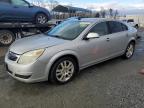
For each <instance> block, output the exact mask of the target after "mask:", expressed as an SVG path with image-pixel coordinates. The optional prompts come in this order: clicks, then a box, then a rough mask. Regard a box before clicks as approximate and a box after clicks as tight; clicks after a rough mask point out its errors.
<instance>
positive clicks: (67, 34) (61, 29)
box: [48, 20, 90, 40]
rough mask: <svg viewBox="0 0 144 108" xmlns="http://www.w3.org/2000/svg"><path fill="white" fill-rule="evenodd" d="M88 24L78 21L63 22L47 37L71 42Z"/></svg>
mask: <svg viewBox="0 0 144 108" xmlns="http://www.w3.org/2000/svg"><path fill="white" fill-rule="evenodd" d="M89 24H90V22H82V21H78V20H71V21H70V20H69V21H64V22H63V23H61V24H59V25H58V26H56V27H54V28H53V29H52V30H51V31H49V32H48V36H51V37H57V38H62V39H66V40H73V39H75V38H77V37H78V36H79V35H80V34H81V33H82V32H83V31H84V30H85V29H86V27H87V26H88V25H89Z"/></svg>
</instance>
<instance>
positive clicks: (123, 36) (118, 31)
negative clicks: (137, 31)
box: [108, 21, 128, 56]
mask: <svg viewBox="0 0 144 108" xmlns="http://www.w3.org/2000/svg"><path fill="white" fill-rule="evenodd" d="M108 26H109V30H110V35H109V43H110V46H111V47H110V50H109V51H110V53H111V56H117V55H119V54H122V53H123V52H124V51H125V49H126V46H127V41H128V28H127V26H126V25H124V24H123V23H121V22H117V21H109V22H108Z"/></svg>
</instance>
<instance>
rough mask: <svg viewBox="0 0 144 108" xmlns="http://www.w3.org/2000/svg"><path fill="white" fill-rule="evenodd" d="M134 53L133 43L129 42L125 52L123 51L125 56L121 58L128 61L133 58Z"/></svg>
mask: <svg viewBox="0 0 144 108" xmlns="http://www.w3.org/2000/svg"><path fill="white" fill-rule="evenodd" d="M134 51H135V43H134V42H130V43H129V45H128V47H127V49H126V51H125V54H124V55H123V57H124V58H125V59H130V58H131V57H132V56H133V54H134Z"/></svg>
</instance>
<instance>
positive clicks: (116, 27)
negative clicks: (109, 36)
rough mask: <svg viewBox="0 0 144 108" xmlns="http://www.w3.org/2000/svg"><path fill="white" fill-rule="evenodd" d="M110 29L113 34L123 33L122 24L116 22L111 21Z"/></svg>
mask: <svg viewBox="0 0 144 108" xmlns="http://www.w3.org/2000/svg"><path fill="white" fill-rule="evenodd" d="M108 23H109V28H110V32H111V33H117V32H121V31H123V27H122V23H120V22H116V21H109V22H108Z"/></svg>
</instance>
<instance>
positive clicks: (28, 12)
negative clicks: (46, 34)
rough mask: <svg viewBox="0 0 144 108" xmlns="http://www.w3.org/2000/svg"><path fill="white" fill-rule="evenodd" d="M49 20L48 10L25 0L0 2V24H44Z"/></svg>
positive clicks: (3, 0)
mask: <svg viewBox="0 0 144 108" xmlns="http://www.w3.org/2000/svg"><path fill="white" fill-rule="evenodd" d="M50 19H51V16H50V13H49V11H48V10H46V9H44V8H42V7H37V6H34V5H33V4H30V3H29V2H27V1H26V0H1V1H0V22H32V23H35V24H45V23H47V22H48V21H49V20H50Z"/></svg>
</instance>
